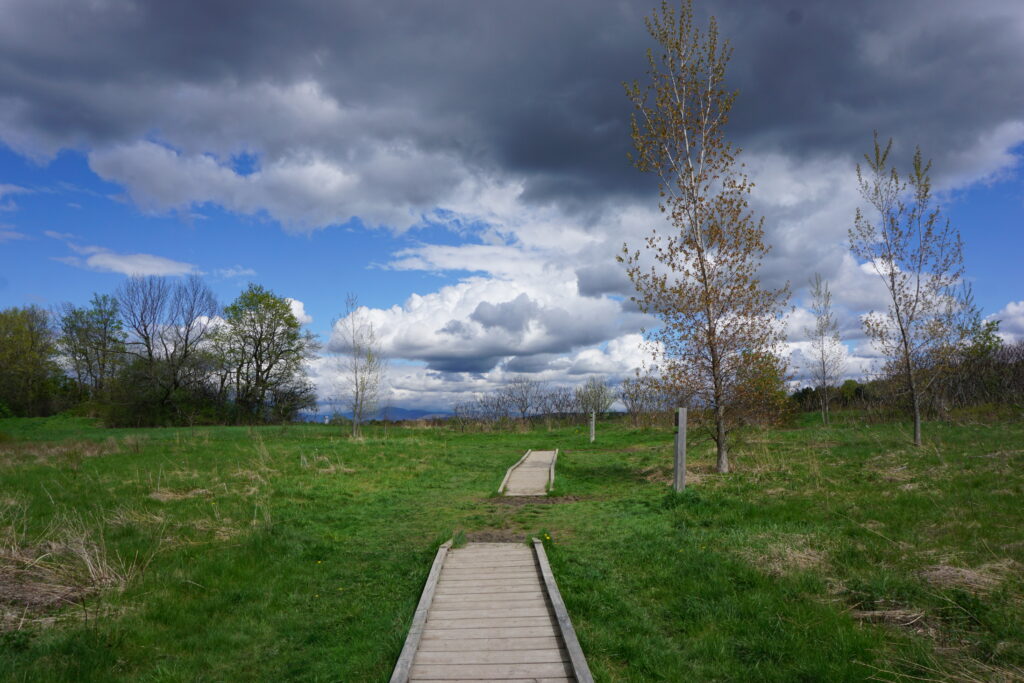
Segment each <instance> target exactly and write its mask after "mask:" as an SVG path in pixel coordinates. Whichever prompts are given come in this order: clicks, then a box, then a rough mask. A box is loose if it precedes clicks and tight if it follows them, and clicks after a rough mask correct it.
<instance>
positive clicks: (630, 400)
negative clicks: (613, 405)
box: [619, 370, 661, 427]
mask: <svg viewBox="0 0 1024 683" xmlns="http://www.w3.org/2000/svg"><path fill="white" fill-rule="evenodd" d="M659 392H660V387H659V386H658V381H657V379H656V378H655V377H653V376H651V375H646V374H640V371H639V370H637V371H636V374H635V376H633V377H627V378H625V379H624V380H622V384H621V385H620V386H619V400H621V401H622V405H623V406H625V408H626V413H627V414H628V415H629V417H630V420H631V421H632V423H633V426H634V427H639V426H640V423H641V420H643V419H644V417H645V416H649V415H651V414H653V413H654V412H655V411H657V410H658V408H660V405H659V403H660V398H661V397H660V396H659Z"/></svg>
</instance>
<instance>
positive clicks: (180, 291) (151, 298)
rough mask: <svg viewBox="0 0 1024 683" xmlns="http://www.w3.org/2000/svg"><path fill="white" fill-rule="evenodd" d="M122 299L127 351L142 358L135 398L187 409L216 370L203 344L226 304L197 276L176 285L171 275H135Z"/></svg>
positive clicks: (124, 287)
mask: <svg viewBox="0 0 1024 683" xmlns="http://www.w3.org/2000/svg"><path fill="white" fill-rule="evenodd" d="M117 298H118V301H119V302H120V308H121V316H122V319H123V320H124V325H125V328H126V329H127V331H128V333H129V334H128V339H127V343H126V350H127V352H128V353H129V354H130V355H131V356H133V357H134V358H135V359H136V366H137V372H133V373H132V374H134V375H137V376H136V377H133V378H132V380H134V381H133V382H131V384H132V386H134V387H135V389H134V391H132V392H131V394H132V396H133V398H134V399H135V400H136V401H142V402H149V401H152V402H154V403H155V404H156V405H155V407H154V408H155V410H157V411H162V410H163V409H166V408H168V407H174V408H176V409H177V410H178V411H179V412H181V411H182V410H185V408H186V404H188V403H192V402H193V401H194V399H195V394H196V393H199V392H200V391H201V389H202V388H203V387H204V386H205V385H206V383H207V381H208V379H209V375H210V368H209V367H207V363H205V362H204V361H205V360H206V359H205V358H204V355H203V349H204V347H205V345H206V343H207V341H208V339H209V336H210V334H211V332H212V329H213V328H212V326H213V324H214V322H215V316H216V315H217V313H218V310H219V308H220V306H219V305H218V303H217V299H216V297H215V296H214V294H213V292H212V291H210V288H209V287H208V286H207V285H206V284H205V283H204V282H203V281H202V279H201V278H199V277H198V276H196V275H191V276H189V277H187V278H185V279H183V280H178V281H177V282H175V283H173V284H172V283H171V281H170V280H168V279H167V278H165V277H157V276H148V277H142V276H133V277H130V278H128V279H127V280H125V281H124V282H123V283H122V285H121V286H120V287H119V288H118V292H117ZM151 417H154V416H151Z"/></svg>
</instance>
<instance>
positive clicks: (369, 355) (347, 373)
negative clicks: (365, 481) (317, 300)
mask: <svg viewBox="0 0 1024 683" xmlns="http://www.w3.org/2000/svg"><path fill="white" fill-rule="evenodd" d="M334 328H335V329H336V330H337V331H338V332H339V333H340V334H339V337H340V345H339V346H338V347H337V351H338V353H339V354H340V355H339V357H340V358H341V367H340V368H339V369H340V370H341V387H340V388H341V394H342V397H343V400H344V402H345V404H346V405H347V406H348V408H349V411H350V412H351V413H352V436H353V438H356V437H359V436H360V434H361V431H360V430H361V425H362V423H363V421H364V420H365V419H366V418H368V417H369V416H370V415H371V414H372V413H373V411H374V410H376V408H377V404H378V402H379V400H380V394H381V383H382V382H383V379H384V356H383V355H382V353H381V348H380V341H379V340H378V339H377V333H376V331H375V330H374V329H373V323H372V322H370V321H369V320H368V319H367V311H366V309H365V308H363V307H360V306H359V300H358V298H357V297H356V296H355V295H354V294H349V295H348V296H347V297H346V298H345V316H344V317H343V318H341V319H340V320H337V321H335V323H334Z"/></svg>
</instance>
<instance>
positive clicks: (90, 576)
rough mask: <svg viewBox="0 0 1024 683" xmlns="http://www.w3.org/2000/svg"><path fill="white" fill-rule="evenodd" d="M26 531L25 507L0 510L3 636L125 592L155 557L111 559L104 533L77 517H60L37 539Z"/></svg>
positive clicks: (1, 619)
mask: <svg viewBox="0 0 1024 683" xmlns="http://www.w3.org/2000/svg"><path fill="white" fill-rule="evenodd" d="M25 528H26V520H25V515H24V509H23V508H22V509H19V508H15V507H6V508H3V509H2V510H0V631H3V630H11V629H17V628H21V627H22V626H23V625H24V624H25V623H26V621H30V622H32V623H40V619H41V618H42V616H43V615H46V614H47V613H49V612H52V611H54V610H57V609H59V608H61V607H65V606H68V605H75V604H81V603H82V602H83V601H84V600H85V599H86V598H87V597H88V596H91V595H94V594H97V593H100V592H103V591H110V590H117V591H120V590H123V589H124V587H125V586H127V585H128V583H130V582H131V581H132V580H134V579H135V578H136V577H137V576H138V575H139V574H140V573H141V572H142V571H144V570H145V568H146V566H147V565H148V564H149V561H150V560H151V559H152V556H153V554H155V552H156V551H155V550H154V552H153V553H151V554H150V555H149V556H148V557H147V558H139V557H134V558H131V559H125V558H122V557H120V556H119V555H117V554H116V553H115V554H111V553H110V552H109V551H108V549H107V547H106V543H105V541H104V538H103V534H102V532H101V531H96V530H95V529H93V528H91V527H90V526H89V525H87V524H86V522H85V520H83V519H82V518H81V517H79V516H76V515H64V516H61V517H58V518H55V519H54V521H53V522H52V523H51V524H50V526H49V527H47V529H45V530H44V531H43V532H42V533H41V534H39V535H38V536H37V537H35V538H29V536H28V535H27V533H26V532H25Z"/></svg>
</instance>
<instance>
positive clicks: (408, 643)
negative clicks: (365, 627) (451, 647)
mask: <svg viewBox="0 0 1024 683" xmlns="http://www.w3.org/2000/svg"><path fill="white" fill-rule="evenodd" d="M451 547H452V542H451V541H445V542H444V543H442V544H441V547H440V548H438V549H437V554H436V555H435V556H434V564H433V565H431V567H430V573H429V574H427V583H426V584H425V585H424V586H423V594H422V595H420V602H419V604H418V605H416V613H415V614H413V617H412V625H411V626H410V627H409V635H408V636H406V638H405V645H404V646H403V647H402V654H400V655H398V662H397V663H396V664H395V670H394V671H393V672H392V673H391V683H406V682H407V681H408V680H409V672H410V671H411V670H412V660H413V658H414V657H415V656H416V650H418V649H419V646H420V639H421V638H422V637H423V627H424V626H425V625H426V623H427V614H428V613H429V612H430V605H431V603H433V602H434V592H435V591H436V590H437V582H438V579H440V578H441V569H442V568H443V567H444V561H445V558H446V557H448V550H449V549H450V548H451Z"/></svg>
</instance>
